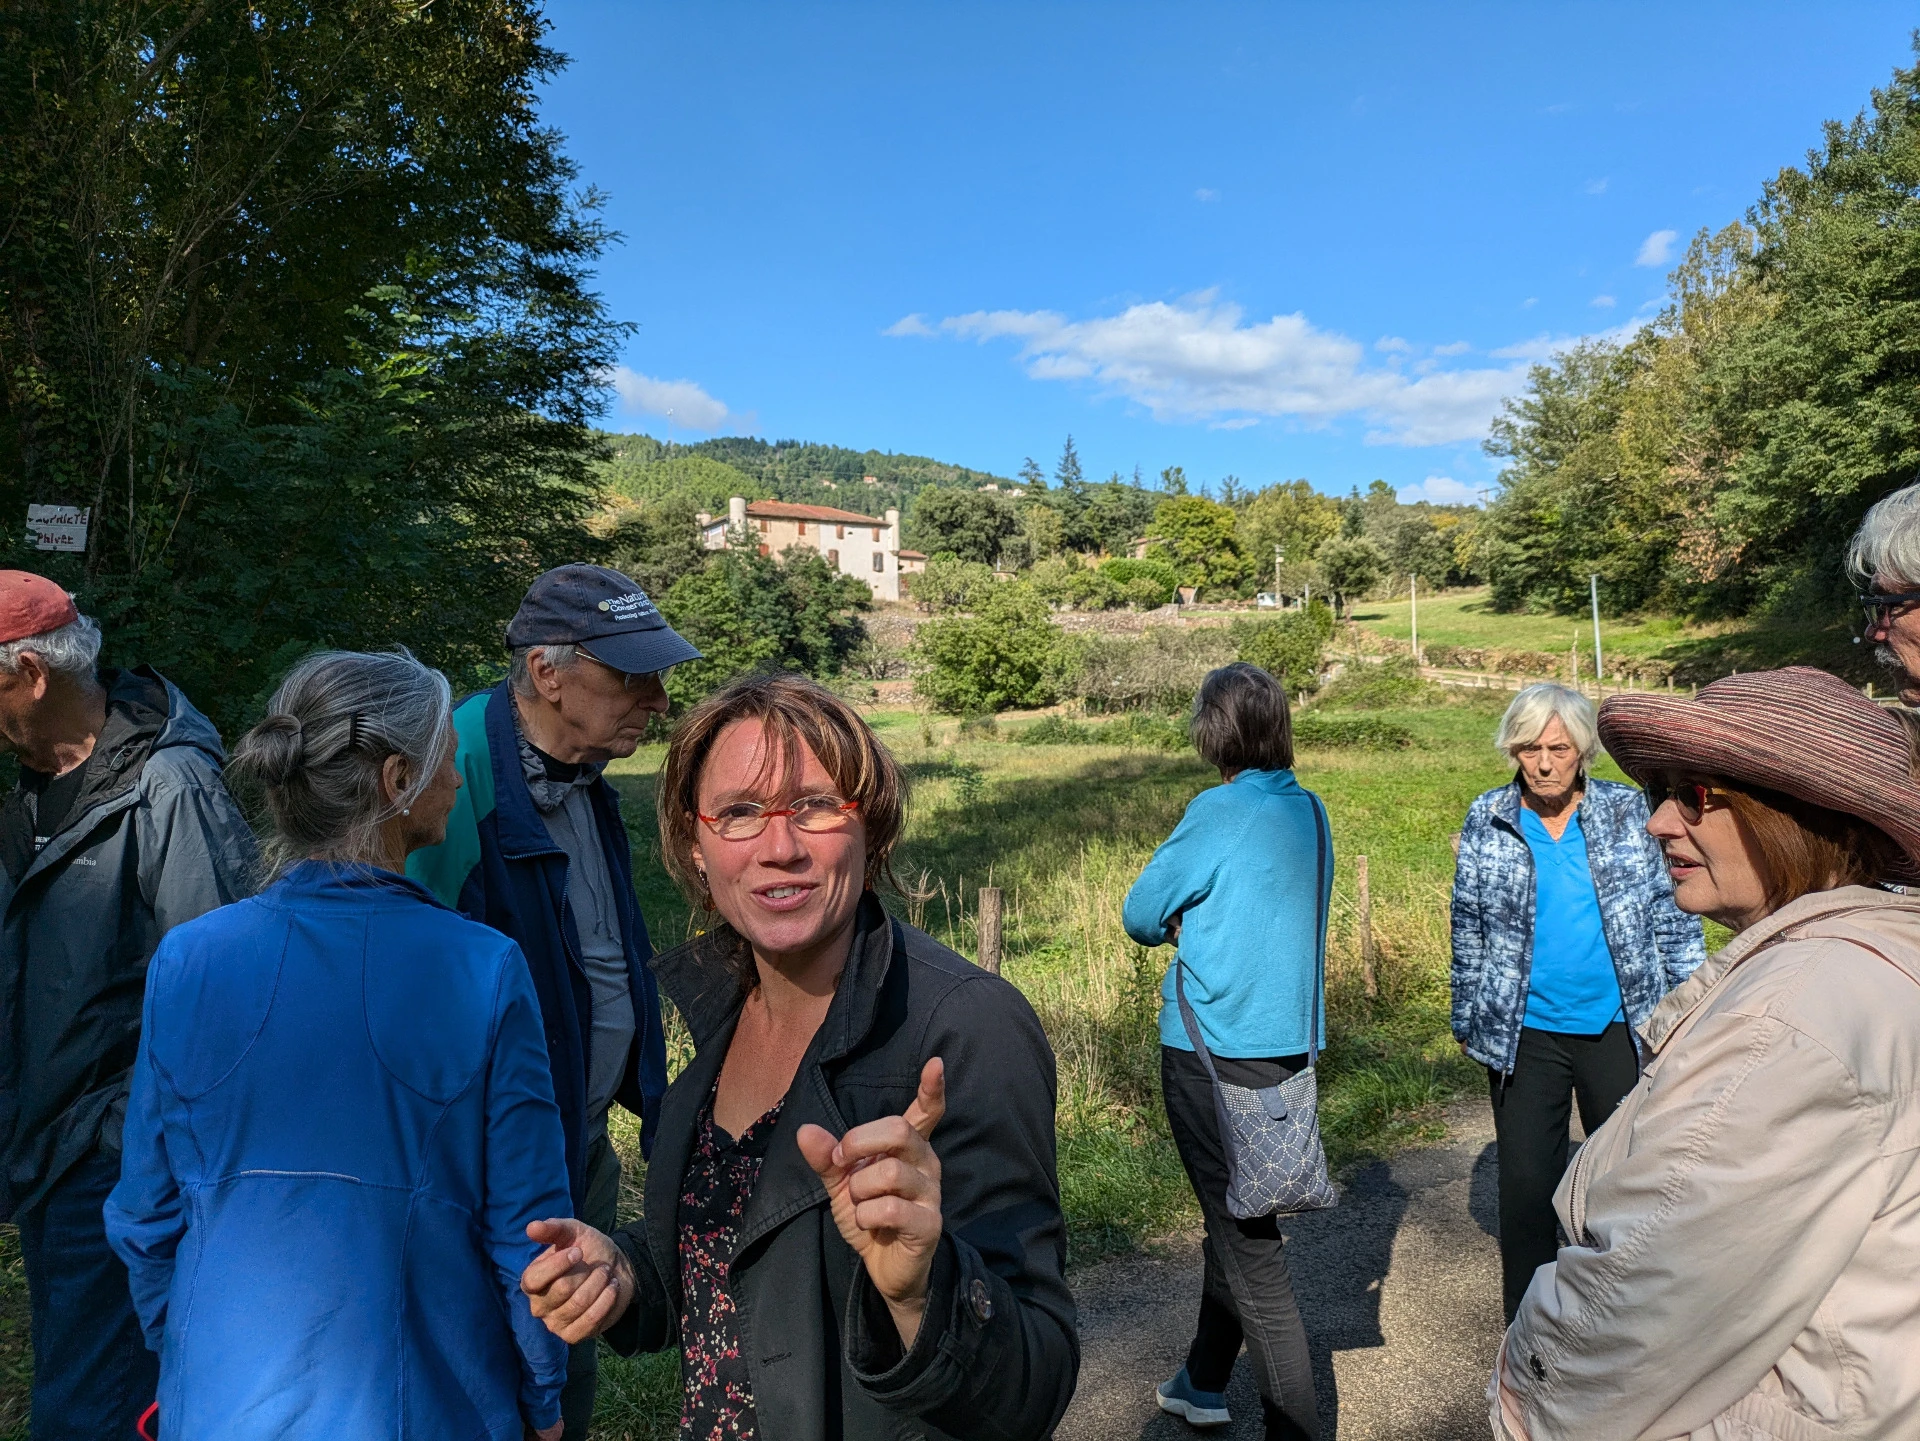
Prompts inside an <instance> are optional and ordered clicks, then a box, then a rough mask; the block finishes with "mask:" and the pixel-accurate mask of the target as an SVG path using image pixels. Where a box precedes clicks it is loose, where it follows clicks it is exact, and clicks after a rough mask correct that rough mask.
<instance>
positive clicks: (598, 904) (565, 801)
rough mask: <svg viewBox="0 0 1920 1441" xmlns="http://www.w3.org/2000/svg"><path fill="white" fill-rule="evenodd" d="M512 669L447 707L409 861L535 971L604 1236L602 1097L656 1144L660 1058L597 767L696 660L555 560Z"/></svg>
mask: <svg viewBox="0 0 1920 1441" xmlns="http://www.w3.org/2000/svg"><path fill="white" fill-rule="evenodd" d="M507 646H508V649H509V650H511V651H512V653H513V665H512V669H511V671H510V673H509V674H508V676H507V679H505V680H504V681H502V682H500V684H499V685H497V686H495V687H494V688H493V689H492V690H490V691H486V692H483V693H481V694H480V695H476V696H474V697H473V698H472V699H470V700H468V701H467V702H466V703H465V704H464V705H462V706H461V707H460V708H459V709H458V710H456V711H455V712H454V717H453V721H454V729H455V731H456V732H457V734H458V736H459V751H458V753H457V755H456V757H455V764H456V765H457V766H458V767H459V769H460V775H461V778H462V780H463V781H464V782H465V784H464V785H462V787H461V788H460V792H459V797H458V799H457V800H456V801H455V804H454V811H453V815H452V816H451V817H449V818H448V821H447V838H446V840H445V842H444V843H442V844H441V845H438V846H433V847H430V848H428V849H426V850H419V851H415V852H414V853H413V854H412V855H411V856H410V857H408V859H407V873H408V874H409V875H410V876H412V877H413V878H414V879H415V880H417V881H419V882H420V883H421V884H422V885H425V886H426V887H427V888H428V889H429V890H431V891H432V892H433V893H434V894H435V895H436V896H438V897H439V898H440V899H441V900H442V901H444V902H445V903H446V904H447V905H449V906H452V907H453V908H454V909H456V910H458V911H460V912H462V913H463V914H465V915H467V916H470V917H471V918H472V919H474V920H476V921H480V922H483V923H484V924H486V925H489V926H493V927H494V928H495V929H497V930H500V931H503V932H505V933H506V934H507V935H509V936H511V937H513V939H514V940H516V941H518V942H519V943H520V949H521V950H522V951H524V952H525V953H526V957H527V965H528V968H529V969H530V970H531V971H532V973H533V983H534V988H535V990H536V991H537V992H538V994H539V997H540V1009H541V1013H542V1019H543V1021H544V1022H545V1026H546V1032H547V1055H548V1059H549V1061H550V1063H551V1064H552V1066H553V1094H554V1099H555V1101H557V1102H558V1103H559V1106H560V1115H561V1120H562V1123H563V1124H564V1126H565V1129H566V1140H567V1170H568V1174H569V1177H570V1179H571V1181H572V1184H573V1207H574V1214H575V1215H576V1216H578V1217H579V1218H580V1219H581V1220H584V1221H586V1222H587V1223H588V1224H589V1225H592V1226H595V1227H597V1228H599V1229H601V1230H610V1229H611V1228H612V1227H613V1226H614V1224H615V1222H616V1217H615V1214H614V1212H615V1206H616V1202H617V1200H618V1197H619V1193H620V1160H619V1157H618V1156H617V1155H615V1153H614V1150H613V1147H612V1145H611V1143H610V1142H609V1141H608V1139H607V1112H608V1110H609V1109H610V1108H611V1106H612V1104H613V1103H614V1102H615V1101H618V1102H619V1103H620V1104H621V1105H623V1106H625V1107H626V1108H627V1109H628V1110H630V1111H633V1112H635V1113H636V1114H637V1115H639V1116H640V1117H641V1145H642V1147H643V1149H645V1150H647V1151H651V1149H652V1144H653V1127H654V1122H655V1118H656V1117H657V1115H658V1112H659V1107H660V1097H661V1095H662V1093H664V1092H665V1090H666V1088H667V1052H666V1041H665V1036H664V1033H663V1031H662V1029H661V1025H660V1002H659V997H658V994H657V992H656V991H655V989H654V981H653V973H652V971H650V970H649V969H648V967H647V961H648V960H649V959H650V958H651V956H652V954H653V951H652V947H651V946H650V945H649V944H648V942H647V930H646V924H645V922H644V921H642V920H641V918H640V908H639V904H638V902H637V901H636V899H635V897H634V892H633V871H632V865H631V860H630V853H629V849H628V842H627V831H626V827H625V826H624V825H623V824H622V823H621V820H620V797H619V795H618V793H617V792H615V790H614V789H613V787H612V786H610V785H608V784H607V782H606V780H605V779H604V778H603V777H602V776H601V770H602V769H603V768H604V767H605V765H606V763H607V762H608V761H610V760H613V759H616V758H618V757H623V756H630V755H632V754H633V752H634V749H635V748H636V747H637V746H638V745H639V744H640V740H641V737H642V736H643V735H645V733H646V729H647V722H648V721H649V720H650V719H651V718H652V717H653V716H655V715H661V714H664V713H665V711H666V709H667V705H668V702H667V692H666V689H665V687H664V686H663V685H662V684H661V676H662V674H663V673H664V672H665V671H666V670H667V668H668V667H669V666H674V665H678V664H680V662H682V661H689V660H698V659H700V652H699V651H697V650H695V649H694V648H693V647H692V646H691V645H689V644H688V643H687V642H686V641H685V640H684V639H682V638H681V637H680V636H679V635H678V634H676V633H675V632H674V630H673V628H672V627H671V626H669V625H668V624H667V622H666V620H665V618H664V617H662V616H661V614H660V612H659V611H658V610H657V609H656V608H655V607H654V604H653V602H652V601H651V600H649V599H648V598H647V595H646V592H644V591H642V590H641V589H640V587H639V586H637V585H635V584H634V583H633V582H632V581H631V580H629V579H628V578H627V577H626V576H624V575H622V574H621V573H620V572H619V571H617V570H609V569H607V568H606V567H605V566H598V565H563V566H561V567H559V568H558V569H557V570H550V571H548V572H547V573H546V574H545V575H543V576H541V577H540V578H539V579H538V580H536V581H535V582H534V583H533V585H532V587H531V588H530V589H529V590H528V591H527V594H526V597H525V598H524V599H523V600H522V601H521V602H520V609H519V610H518V611H517V612H515V614H514V617H513V621H512V623H511V624H510V625H509V626H508V627H507ZM595 1344H596V1343H594V1342H592V1341H587V1342H584V1343H582V1344H581V1345H578V1346H575V1347H574V1348H573V1355H572V1357H571V1358H570V1361H569V1364H568V1368H567V1386H566V1390H565V1391H564V1392H563V1393H562V1394H561V1398H560V1408H561V1417H562V1419H563V1420H564V1421H565V1423H566V1433H565V1434H566V1438H567V1441H576V1438H580V1441H584V1438H585V1436H586V1434H587V1425H588V1422H589V1421H590V1420H591V1418H592V1415H593V1399H594V1390H595V1379H596V1370H597V1366H596V1360H595V1352H594V1346H595Z"/></svg>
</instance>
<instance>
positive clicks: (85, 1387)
mask: <svg viewBox="0 0 1920 1441" xmlns="http://www.w3.org/2000/svg"><path fill="white" fill-rule="evenodd" d="M100 641H101V636H100V627H99V626H98V625H96V624H95V623H94V622H93V620H92V619H91V618H90V617H88V616H85V615H82V614H81V613H80V611H79V609H78V607H76V606H75V604H74V601H73V597H72V596H70V595H68V594H67V592H66V591H65V590H64V589H62V588H61V587H60V586H59V585H58V584H56V583H55V582H54V581H51V580H49V579H47V578H46V577H45V576H41V575H34V574H32V573H30V572H28V571H22V570H9V571H0V747H4V749H6V750H10V751H12V752H13V754H14V756H15V757H16V759H17V760H18V761H19V764H20V779H19V783H18V784H17V785H16V786H15V787H14V789H13V791H12V793H11V794H9V795H8V796H7V797H6V798H5V800H4V801H3V802H0V914H3V915H4V918H5V919H4V924H3V925H0V1220H11V1221H13V1222H15V1223H16V1224H17V1225H18V1226H19V1228H20V1251H21V1256H22V1259H23V1260H24V1262H25V1266H26V1273H27V1296H28V1301H29V1304H30V1307H31V1311H32V1335H33V1402H32V1406H33V1419H32V1423H31V1426H32V1435H33V1436H34V1438H35V1441H54V1438H68V1437H70V1438H73V1441H97V1438H99V1437H103V1436H110V1437H125V1436H131V1435H133V1431H134V1424H135V1422H136V1420H137V1419H138V1417H139V1415H140V1413H141V1411H142V1410H144V1409H145V1408H146V1407H147V1406H148V1405H150V1404H151V1403H152V1401H153V1399H154V1387H155V1384H156V1382H157V1380H158V1377H159V1371H158V1367H157V1365H156V1363H155V1361H154V1358H153V1356H152V1355H151V1354H150V1353H149V1352H148V1350H147V1347H146V1341H145V1339H144V1337H143V1336H142V1335H141V1330H140V1322H139V1318H138V1317H137V1316H136V1315H135V1314H134V1308H133V1301H132V1298H131V1297H130V1296H129V1294H128V1291H127V1268H126V1267H125V1266H124V1265H123V1264H122V1263H121V1261H120V1259H119V1257H117V1256H115V1255H114V1253H113V1251H112V1250H111V1249H110V1248H109V1247H108V1244H107V1234H106V1228H105V1225H104V1223H103V1221H102V1219H101V1206H102V1204H103V1203H104V1202H105V1200H106V1198H107V1193H108V1192H109V1191H110V1190H111V1189H112V1188H113V1185H114V1182H115V1181H116V1180H117V1179H118V1177H119V1175H120V1161H121V1130H122V1125H123V1122H124V1119H125V1116H126V1110H127V1096H128V1078H129V1076H130V1074H131V1072H132V1070H133V1060H134V1052H135V1049H136V1047H137V1046H138V1045H139V1042H140V1003H141V994H142V991H143V989H144V987H145V984H146V974H147V962H148V959H149V957H151V956H152V955H153V953H154V949H155V947H157V946H158V945H159V944H160V939H161V937H162V936H164V935H165V934H166V933H167V932H168V931H169V930H171V929H172V928H173V927H175V926H177V925H179V924H181V923H182V922H183V921H189V920H192V919H194V918H195V917H197V916H199V915H200V914H202V913H203V912H205V911H210V910H212V909H213V908H214V907H216V906H221V905H225V904H226V903H227V902H229V901H233V900H238V899H239V898H240V897H242V896H244V895H246V894H247V893H248V892H249V890H251V888H252V885H253V880H254V876H253V870H254V861H255V852H254V842H253V833H252V831H251V830H249V829H248V827H247V823H246V821H245V819H244V818H243V817H242V816H241V814H240V810H239V807H237V806H236V805H235V804H234V803H233V798H232V797H231V796H229V795H228V794H227V790H226V787H225V786H224V785H223V784H222V782H221V777H220V770H221V765H222V763H223V761H224V759H225V757H224V755H223V753H222V751H221V748H220V735H219V732H217V731H216V730H215V729H214V727H213V723H212V722H211V721H209V720H208V719H207V718H206V717H205V716H204V715H202V714H201V713H200V712H199V711H197V710H195V709H194V707H193V705H192V704H191V703H190V702H189V701H188V700H187V698H186V697H185V696H184V695H182V694H181V693H180V690H179V688H178V687H176V686H174V685H173V684H172V683H171V682H169V681H167V680H166V679H165V678H163V677H161V676H159V675H157V674H155V673H154V672H153V671H152V670H150V669H149V668H147V667H146V666H138V667H134V668H130V669H125V670H116V669H110V668H107V669H103V668H100V667H99V665H98V662H99V656H100Z"/></svg>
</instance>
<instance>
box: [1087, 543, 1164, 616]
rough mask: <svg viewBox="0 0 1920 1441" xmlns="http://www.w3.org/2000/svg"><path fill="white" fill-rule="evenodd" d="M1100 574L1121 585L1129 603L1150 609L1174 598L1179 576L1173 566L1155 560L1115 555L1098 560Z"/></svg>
mask: <svg viewBox="0 0 1920 1441" xmlns="http://www.w3.org/2000/svg"><path fill="white" fill-rule="evenodd" d="M1100 574H1101V575H1104V576H1106V577H1107V579H1109V580H1111V581H1112V582H1113V583H1114V584H1115V585H1117V586H1119V587H1120V590H1121V592H1122V594H1124V595H1125V596H1126V598H1127V600H1128V602H1129V603H1130V604H1133V605H1137V606H1140V607H1141V608H1142V609H1143V610H1151V609H1153V608H1154V607H1156V606H1162V605H1165V604H1167V603H1168V602H1169V601H1171V600H1172V599H1173V592H1174V589H1175V588H1176V587H1177V586H1178V585H1179V583H1180V582H1179V578H1178V577H1177V576H1176V575H1175V574H1174V570H1173V567H1172V566H1170V565H1167V564H1165V563H1164V562H1162V561H1157V560H1133V559H1130V558H1128V557H1126V556H1115V557H1114V558H1113V559H1112V560H1103V561H1101V562H1100Z"/></svg>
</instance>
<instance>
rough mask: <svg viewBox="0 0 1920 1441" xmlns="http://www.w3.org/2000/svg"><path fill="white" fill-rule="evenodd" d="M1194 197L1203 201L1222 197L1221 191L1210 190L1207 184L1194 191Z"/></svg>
mask: <svg viewBox="0 0 1920 1441" xmlns="http://www.w3.org/2000/svg"><path fill="white" fill-rule="evenodd" d="M1193 198H1194V199H1195V200H1198V201H1201V202H1203V203H1204V202H1206V201H1210V200H1218V199H1219V198H1220V192H1219V191H1218V190H1208V189H1207V188H1206V187H1205V186H1202V187H1201V188H1200V189H1198V190H1196V191H1194V192H1193Z"/></svg>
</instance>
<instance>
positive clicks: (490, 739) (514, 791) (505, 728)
mask: <svg viewBox="0 0 1920 1441" xmlns="http://www.w3.org/2000/svg"><path fill="white" fill-rule="evenodd" d="M487 763H488V764H489V765H491V766H492V767H493V823H494V826H495V827H496V833H497V834H498V835H499V837H500V853H501V854H502V855H504V856H508V857H511V858H512V859H515V860H524V859H525V858H527V857H528V856H549V855H560V854H564V852H562V850H561V848H560V847H559V846H557V845H555V844H554V842H553V835H552V833H551V832H549V831H548V830H547V823H546V822H545V821H543V820H541V819H540V812H539V810H538V809H536V808H535V806H534V804H533V796H532V795H531V794H530V793H529V792H528V790H527V777H526V773H525V772H524V771H522V770H521V768H520V727H519V725H518V724H517V723H516V722H515V720H514V716H513V690H512V686H511V683H510V682H507V681H501V682H500V684H499V685H497V686H495V687H494V688H493V694H492V695H490V696H488V697H487ZM606 784H607V782H606V779H605V777H601V776H596V777H595V778H594V788H595V789H598V788H599V787H601V786H605V785H606Z"/></svg>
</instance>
